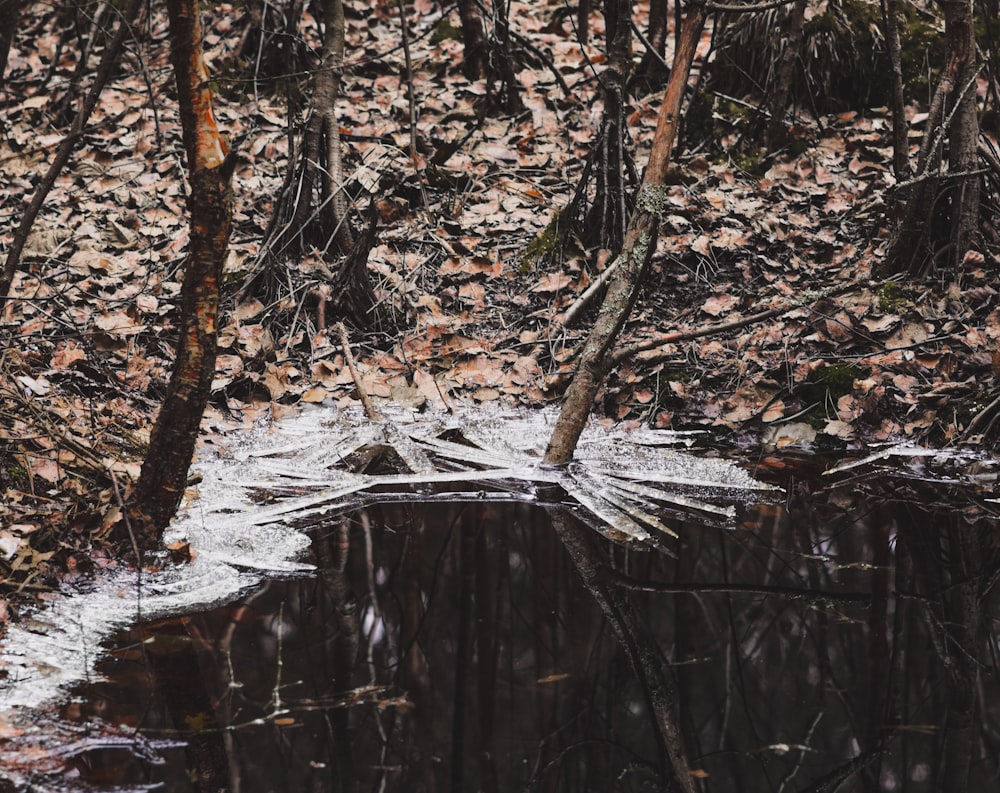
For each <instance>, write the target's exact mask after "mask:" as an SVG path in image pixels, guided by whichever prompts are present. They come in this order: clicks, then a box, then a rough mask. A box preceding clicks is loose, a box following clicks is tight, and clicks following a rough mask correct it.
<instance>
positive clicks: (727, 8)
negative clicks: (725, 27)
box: [705, 0, 793, 14]
mask: <svg viewBox="0 0 1000 793" xmlns="http://www.w3.org/2000/svg"><path fill="white" fill-rule="evenodd" d="M791 2H793V0H771V2H769V3H755V4H752V5H736V4H733V3H705V10H706V11H723V12H726V13H730V14H752V13H754V12H755V11H768V10H770V9H772V8H780V7H781V6H786V5H788V4H789V3H791Z"/></svg>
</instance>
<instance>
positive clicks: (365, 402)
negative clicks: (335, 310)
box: [337, 322, 382, 421]
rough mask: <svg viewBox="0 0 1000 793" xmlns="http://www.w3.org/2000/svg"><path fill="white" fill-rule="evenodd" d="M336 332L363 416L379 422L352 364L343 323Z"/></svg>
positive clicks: (380, 418) (376, 411) (352, 357)
mask: <svg viewBox="0 0 1000 793" xmlns="http://www.w3.org/2000/svg"><path fill="white" fill-rule="evenodd" d="M337 332H338V333H339V334H340V345H341V347H342V348H343V350H344V360H345V361H347V368H348V369H350V370H351V377H352V378H353V379H354V387H355V388H357V389H358V398H359V399H360V400H361V404H362V405H363V406H364V409H365V415H366V416H368V418H369V419H371V420H372V421H381V420H382V416H381V415H380V414H379V412H378V409H377V408H376V407H375V403H374V402H372V398H371V397H370V396H368V391H366V390H365V386H364V384H363V383H362V382H361V375H360V374H358V368H357V366H355V364H354V354H353V353H352V352H351V343H350V342H349V341H348V339H347V328H345V327H344V323H343V322H338V323H337Z"/></svg>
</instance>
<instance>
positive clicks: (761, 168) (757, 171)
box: [733, 148, 767, 179]
mask: <svg viewBox="0 0 1000 793" xmlns="http://www.w3.org/2000/svg"><path fill="white" fill-rule="evenodd" d="M765 154H767V149H764V148H750V149H746V150H745V151H742V152H740V153H739V154H738V155H736V158H735V159H734V160H733V165H735V166H736V167H737V168H739V169H740V170H741V171H743V172H744V173H746V174H749V175H750V176H752V177H754V178H755V179H760V178H761V177H763V176H764V174H765V173H766V172H767V163H766V162H765V160H764V155H765Z"/></svg>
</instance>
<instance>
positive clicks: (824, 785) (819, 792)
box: [801, 746, 883, 793]
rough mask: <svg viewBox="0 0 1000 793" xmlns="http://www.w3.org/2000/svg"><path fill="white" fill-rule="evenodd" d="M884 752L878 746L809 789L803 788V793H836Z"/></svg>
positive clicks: (816, 782)
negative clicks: (848, 779) (850, 777)
mask: <svg viewBox="0 0 1000 793" xmlns="http://www.w3.org/2000/svg"><path fill="white" fill-rule="evenodd" d="M882 751H883V749H882V747H881V746H876V747H875V748H874V749H869V750H868V751H867V752H862V753H861V754H859V755H858V756H857V757H855V758H852V759H851V760H848V761H847V762H846V763H844V764H843V765H842V766H839V767H838V768H835V769H834V770H833V771H831V772H830V773H829V774H827V775H826V776H824V777H820V778H819V779H817V780H816V781H815V782H813V783H812V784H811V785H810V786H809V787H807V788H803V790H802V791H801V793H834V791H836V790H837V789H838V788H839V787H840V786H841V785H842V784H843V782H844V780H846V779H847V778H848V777H849V776H851V775H852V774H856V773H857V772H858V771H860V770H861V769H862V768H864V767H865V766H866V765H868V764H869V763H871V762H873V761H874V760H877V759H878V758H879V757H880V756H881V755H882Z"/></svg>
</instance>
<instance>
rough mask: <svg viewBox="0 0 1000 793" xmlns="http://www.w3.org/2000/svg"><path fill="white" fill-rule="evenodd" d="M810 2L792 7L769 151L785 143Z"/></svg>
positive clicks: (802, 1) (768, 138) (775, 93)
mask: <svg viewBox="0 0 1000 793" xmlns="http://www.w3.org/2000/svg"><path fill="white" fill-rule="evenodd" d="M808 4H809V3H808V0H796V2H795V5H794V6H792V12H791V16H790V22H789V28H788V40H787V41H786V42H785V48H784V50H783V51H782V53H781V61H780V62H779V64H778V78H777V81H776V82H775V85H774V91H773V92H772V94H771V100H770V102H769V103H768V104H770V113H771V118H770V120H769V121H768V124H767V132H766V134H765V136H764V142H765V145H766V146H767V149H768V151H774V150H775V149H778V148H780V147H781V146H782V145H783V143H784V141H783V139H784V132H785V110H786V109H787V108H788V97H789V96H791V94H792V80H793V79H794V78H795V62H796V61H797V60H798V58H799V51H800V50H801V49H802V30H803V28H804V27H805V21H806V6H807V5H808Z"/></svg>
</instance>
